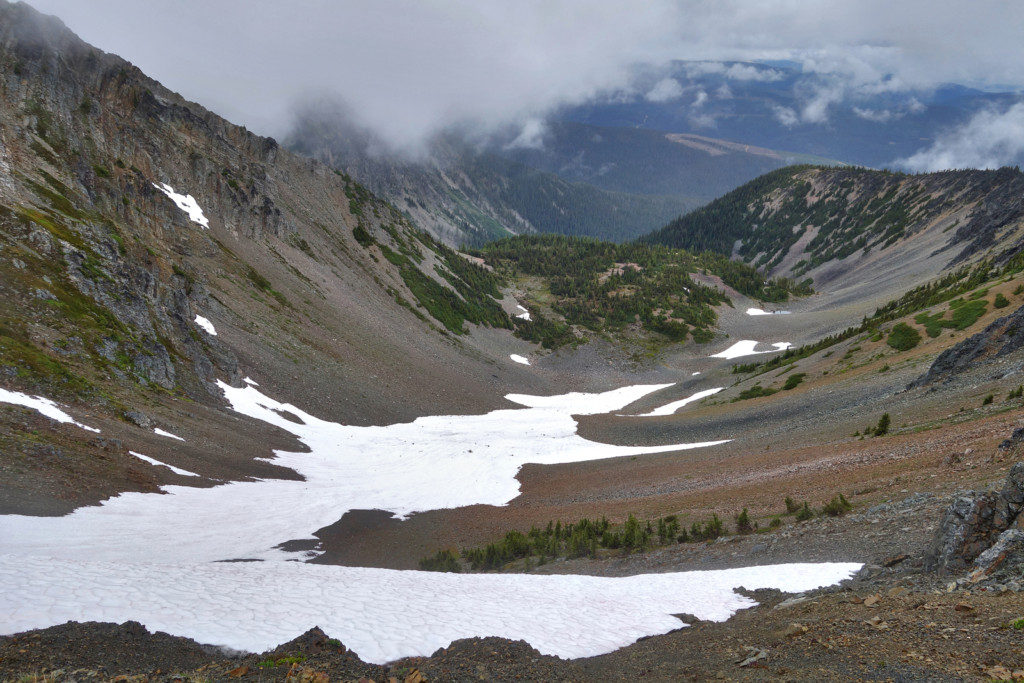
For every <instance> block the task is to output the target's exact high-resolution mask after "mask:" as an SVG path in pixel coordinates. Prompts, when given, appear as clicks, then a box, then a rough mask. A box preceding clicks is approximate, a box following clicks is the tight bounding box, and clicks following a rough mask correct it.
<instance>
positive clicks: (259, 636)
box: [0, 489, 861, 664]
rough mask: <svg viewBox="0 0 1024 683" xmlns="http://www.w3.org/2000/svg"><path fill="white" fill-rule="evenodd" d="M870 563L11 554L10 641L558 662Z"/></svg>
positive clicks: (2, 592) (1, 586)
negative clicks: (475, 654) (577, 570)
mask: <svg viewBox="0 0 1024 683" xmlns="http://www.w3.org/2000/svg"><path fill="white" fill-rule="evenodd" d="M207 490H209V489H207ZM164 497H166V496H164ZM860 567H861V565H859V564H854V563H824V564H788V565H785V564H784V565H767V566H761V567H746V568H742V569H719V570H711V571H691V572H674V573H666V574H641V575H638V576H627V577H618V578H610V577H600V576H581V575H564V574H563V575H550V576H543V575H530V574H446V573H441V572H418V571H397V570H392V569H373V568H365V567H338V566H331V565H315V564H305V563H300V562H232V563H213V564H206V565H201V566H196V565H192V564H126V563H122V562H85V561H71V562H69V561H66V560H53V559H49V558H45V557H23V556H18V555H14V554H7V555H2V556H0V604H3V605H4V609H3V610H2V611H0V632H3V633H16V632H20V631H26V630H29V629H35V628H44V627H47V626H52V625H54V624H61V623H64V622H67V621H72V620H73V621H107V622H115V623H122V622H124V621H128V620H135V621H140V622H142V623H143V624H144V625H145V626H146V627H147V628H148V629H149V630H150V631H158V630H159V631H165V632H167V633H171V634H172V635H178V636H185V637H189V638H193V639H195V640H197V641H199V642H200V643H209V644H214V645H220V646H226V647H230V648H233V649H237V650H245V651H249V652H262V651H265V650H269V649H271V648H272V647H275V646H277V645H279V644H281V643H284V642H287V641H289V640H291V639H293V638H295V637H297V636H299V635H301V634H302V633H303V632H305V631H306V630H307V629H309V628H311V627H312V626H313V625H319V626H320V627H321V628H322V629H323V630H324V632H325V633H326V634H327V635H328V636H330V637H332V638H337V639H339V640H340V641H341V642H343V643H345V645H346V646H348V647H349V648H351V649H352V650H353V651H355V653H356V654H358V655H359V657H360V658H362V659H363V660H364V661H367V662H371V663H374V664H384V663H386V662H390V661H394V660H396V659H399V658H401V657H416V656H428V655H430V654H431V653H433V652H434V651H436V650H437V649H438V648H442V647H446V646H448V645H449V644H451V643H452V641H454V640H457V639H460V638H472V637H477V636H479V637H486V636H497V637H502V638H509V639H512V640H520V639H521V640H525V641H527V642H528V643H530V644H531V645H532V646H533V647H535V648H537V649H538V650H539V651H540V652H541V653H543V654H546V655H555V656H558V657H565V658H575V657H590V656H594V655H599V654H603V653H606V652H611V651H612V650H615V649H617V648H620V647H623V646H626V645H629V644H631V643H633V642H634V641H636V640H637V639H638V638H643V637H645V636H652V635H658V634H661V633H667V632H668V631H672V630H675V629H678V628H680V627H682V626H684V624H682V623H681V622H680V621H679V619H677V618H676V617H673V616H672V615H673V614H683V613H686V614H692V615H694V616H696V617H697V618H698V619H702V620H705V621H725V620H726V619H728V618H729V617H730V616H732V615H733V614H735V613H736V611H737V610H740V609H746V608H748V607H753V606H754V605H755V604H756V603H755V601H754V600H752V599H750V598H748V597H745V596H743V595H740V594H738V593H736V592H735V591H734V589H735V588H738V587H741V586H742V587H744V588H746V589H747V590H757V589H759V588H777V589H779V590H782V591H785V592H790V593H792V592H803V591H807V590H812V589H815V588H820V587H823V586H828V585H831V584H834V583H837V582H839V581H842V580H844V579H847V578H850V576H852V575H853V574H854V573H855V572H856V571H857V570H859V569H860ZM524 606H528V607H529V608H528V609H524Z"/></svg>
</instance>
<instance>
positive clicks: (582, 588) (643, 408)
mask: <svg viewBox="0 0 1024 683" xmlns="http://www.w3.org/2000/svg"><path fill="white" fill-rule="evenodd" d="M716 64H717V66H714V67H709V66H708V63H705V62H696V61H690V62H671V63H670V64H669V65H668V66H665V67H662V69H661V70H659V71H651V72H650V73H645V74H642V75H641V77H640V80H639V82H640V86H637V87H640V88H641V90H647V89H649V88H652V87H655V86H656V85H657V84H658V83H662V82H663V81H664V79H665V78H669V77H671V78H674V79H678V80H679V82H684V83H685V84H686V86H687V88H688V89H687V90H685V92H688V93H689V92H696V89H698V88H699V89H703V90H704V91H710V90H712V89H713V88H718V89H720V90H721V86H722V85H723V83H725V82H726V81H727V80H728V70H729V69H733V70H738V71H734V73H739V74H743V75H744V76H743V79H745V80H739V81H737V80H735V79H734V80H733V81H731V85H732V87H731V89H729V90H728V93H729V98H728V99H729V103H728V104H727V105H724V104H723V105H721V108H719V109H715V110H714V112H713V113H714V114H715V116H716V117H717V119H716V120H717V121H718V123H717V124H716V126H717V127H716V128H714V129H713V130H712V129H709V128H708V125H710V124H708V123H707V121H704V123H703V124H701V123H699V122H696V123H695V120H694V118H693V111H694V109H693V104H692V103H689V104H686V105H685V107H684V106H683V105H678V104H677V106H676V108H675V109H673V108H672V107H670V106H669V105H668V104H665V103H664V101H663V100H661V99H659V98H656V97H652V96H649V97H647V98H646V99H645V98H642V97H638V98H634V99H632V100H626V99H623V97H611V96H609V97H607V98H606V99H604V100H594V101H589V102H588V103H585V104H580V103H576V104H573V105H572V106H569V105H566V106H564V107H561V108H560V109H558V110H557V111H555V112H554V113H552V114H551V116H550V117H549V119H548V120H547V121H546V123H545V126H544V129H543V133H542V134H541V135H540V138H539V142H537V143H536V144H533V143H530V144H525V143H522V141H520V142H519V143H516V142H515V138H516V134H515V133H512V132H509V131H507V130H499V131H498V132H494V131H492V132H491V134H490V135H489V136H488V137H486V139H484V138H474V137H473V136H471V135H469V134H467V133H466V132H465V131H464V130H461V131H460V130H459V129H457V128H454V127H453V128H451V129H449V130H446V131H444V132H443V133H441V134H439V135H437V136H435V137H434V138H432V139H431V141H430V144H429V145H428V148H427V149H426V150H419V151H418V152H417V153H416V154H411V153H403V152H401V151H396V150H393V149H389V148H388V147H387V143H386V142H385V141H383V140H382V139H380V138H379V137H377V135H376V134H375V133H374V132H372V131H371V130H370V129H369V128H365V127H362V126H360V125H357V124H355V123H354V122H353V120H352V119H351V117H350V116H349V115H348V114H347V113H346V111H345V108H344V107H342V106H341V105H337V106H335V105H329V104H323V103H321V104H318V105H316V106H312V105H310V106H307V107H304V108H302V109H300V111H299V113H298V114H297V115H296V117H295V120H294V121H293V123H292V125H291V128H290V132H289V133H288V135H287V136H283V137H282V138H281V142H278V141H277V140H275V139H273V138H270V137H263V136H260V135H257V134H254V133H253V132H250V131H249V130H247V129H246V128H245V127H242V126H240V125H236V124H234V123H231V122H229V121H227V120H225V119H224V118H221V117H220V116H218V115H217V114H216V113H214V112H211V111H209V110H207V109H205V108H204V107H202V106H200V105H199V104H196V103H194V102H190V101H188V100H186V99H185V98H184V97H182V96H181V95H179V94H177V93H175V92H172V91H171V90H169V89H168V88H166V87H164V86H163V85H161V84H160V83H159V82H157V81H156V80H154V79H153V78H151V77H149V76H147V75H146V74H145V73H143V72H142V71H141V70H140V69H139V68H137V67H135V66H133V65H132V64H131V63H129V62H128V61H126V60H125V59H122V58H121V57H119V56H116V55H114V54H109V53H106V52H103V51H101V50H99V49H97V48H95V47H93V46H91V45H89V44H87V43H85V42H84V41H82V40H81V39H79V38H78V37H77V36H76V35H75V34H74V33H73V32H72V31H71V30H69V29H68V28H67V27H66V26H65V25H64V24H63V23H62V22H61V21H60V20H59V19H57V18H55V17H51V16H47V15H44V14H41V13H39V12H37V11H36V10H35V9H33V8H32V7H30V6H28V5H26V4H24V3H14V4H9V3H7V2H6V1H4V0H0V295H2V296H0V477H2V479H0V678H2V679H3V680H17V681H58V680H61V681H63V680H75V681H80V680H121V681H126V680H132V681H136V680H138V681H144V680H145V681H148V680H153V681H170V680H174V681H183V680H188V681H199V680H230V679H242V680H293V681H315V682H318V683H319V682H322V681H328V680H375V681H395V680H398V681H405V682H406V683H416V682H419V681H435V680H436V681H447V680H512V679H530V680H618V679H623V680H626V679H628V680H634V679H636V678H639V677H644V678H645V679H651V680H705V679H713V678H720V679H728V680H732V679H743V680H765V679H775V678H778V679H786V680H797V679H799V680H846V679H867V680H960V679H972V680H973V679H982V680H987V679H995V680H1011V678H1021V677H1024V649H1022V648H1021V647H1020V644H1021V633H1022V632H1024V631H1022V629H1024V463H1022V462H1021V453H1022V452H1024V421H1022V412H1021V411H1022V408H1024V386H1022V385H1024V174H1022V173H1021V171H1020V170H1019V169H1018V168H1016V167H1003V168H999V169H996V170H973V169H961V170H943V171H938V172H931V173H922V174H912V173H904V172H900V171H897V170H880V169H875V168H868V167H866V166H859V165H854V164H871V165H876V166H883V165H886V160H889V159H891V158H894V157H895V156H897V155H909V154H912V153H913V152H914V151H915V150H916V149H917V148H916V147H914V141H917V142H919V141H920V140H921V138H922V137H927V136H936V135H938V134H939V133H938V132H937V131H939V130H940V128H941V127H942V126H944V125H952V124H953V123H956V122H962V121H963V120H964V119H965V118H966V117H968V116H969V115H971V114H972V113H974V112H977V111H979V110H981V109H983V108H984V107H986V106H990V105H992V104H993V103H994V102H1003V101H1004V100H1008V99H1009V98H1010V95H1009V94H1006V93H993V92H990V91H984V92H983V91H980V90H978V91H975V90H969V89H966V88H954V87H953V86H948V87H944V88H942V89H939V90H936V91H932V92H931V93H930V94H929V96H928V97H925V96H924V95H923V94H922V95H921V96H920V98H919V99H920V101H918V105H915V107H914V109H913V111H912V112H909V111H908V112H907V115H906V117H904V118H901V119H899V120H897V119H895V118H894V119H893V120H892V121H891V122H890V121H889V120H888V119H887V120H886V121H885V122H880V121H874V123H884V125H885V131H884V132H879V131H878V130H874V131H872V130H869V129H870V125H869V124H870V123H872V122H871V121H870V119H869V118H865V116H863V115H861V116H860V117H859V118H857V120H856V121H854V120H853V119H845V118H843V116H840V117H839V118H838V119H837V122H836V123H835V124H834V125H836V126H837V127H840V128H842V132H841V133H837V134H826V133H822V134H821V135H817V134H816V135H814V136H811V135H807V136H801V135H800V134H798V133H797V132H796V131H795V130H791V127H788V126H786V125H784V124H782V123H779V124H778V125H776V124H766V123H765V122H764V120H763V117H762V116H761V115H760V114H759V115H758V116H753V115H752V114H751V112H753V111H758V112H762V110H764V111H772V110H777V109H778V107H795V106H796V105H795V103H794V102H793V101H792V100H791V99H787V97H788V96H787V95H786V93H787V92H789V90H787V89H792V87H793V84H794V83H795V82H796V81H797V79H798V78H800V77H801V72H800V71H799V69H797V68H796V67H794V66H793V65H792V64H788V63H782V62H777V63H776V62H771V63H770V62H757V63H746V62H727V63H721V64H719V63H716ZM752 74H753V75H752ZM677 85H678V84H677ZM680 97H682V95H680ZM880 97H881V96H880ZM929 97H930V98H931V99H929ZM860 104H861V105H863V106H868V105H866V104H865V103H863V102H861V103H860ZM889 104H890V106H891V107H895V106H896V105H894V104H892V102H890V103H889ZM700 106H704V105H700ZM872 106H875V107H876V108H877V107H880V106H881V104H880V102H875V103H874V104H873V105H872ZM918 106H919V107H924V109H923V110H921V109H919V108H918ZM872 111H875V110H874V109H872ZM686 112H689V114H687V113H686ZM762 113H763V112H762ZM876 118H878V117H876ZM904 119H905V120H904ZM751 120H754V121H755V123H750V121H751ZM844 122H845V123H844ZM819 132H820V131H819ZM883 139H884V140H895V141H896V142H895V144H892V145H889V144H888V142H885V143H883V142H879V140H883ZM787 150H788V151H787ZM1004 674H1005V675H1004Z"/></svg>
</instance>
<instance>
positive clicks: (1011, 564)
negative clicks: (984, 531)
mask: <svg viewBox="0 0 1024 683" xmlns="http://www.w3.org/2000/svg"><path fill="white" fill-rule="evenodd" d="M974 566H975V567H977V569H978V571H980V572H981V573H982V574H983V575H985V576H993V575H995V574H1004V573H1005V574H1012V575H1014V576H1015V577H1016V578H1019V577H1020V576H1021V574H1022V573H1024V531H1021V530H1020V529H1007V530H1006V531H1004V532H1003V533H1001V534H1000V535H999V538H998V539H996V542H995V543H993V544H992V547H990V548H989V549H988V550H986V551H985V552H983V553H982V554H981V555H978V558H977V559H976V560H975V561H974Z"/></svg>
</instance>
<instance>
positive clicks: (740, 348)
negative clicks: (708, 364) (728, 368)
mask: <svg viewBox="0 0 1024 683" xmlns="http://www.w3.org/2000/svg"><path fill="white" fill-rule="evenodd" d="M757 344H758V342H756V341H754V340H752V339H744V340H743V341H738V342H736V343H735V344H733V345H732V346H730V347H729V348H727V349H726V350H725V351H721V352H719V353H715V354H712V355H711V358H729V359H732V358H740V357H742V356H755V355H758V354H761V353H776V352H778V351H785V350H786V349H788V348H789V347H791V346H793V345H792V344H790V343H789V342H775V343H773V344H772V346H773V347H775V348H773V349H768V350H767V351H756V350H755V348H756V347H757Z"/></svg>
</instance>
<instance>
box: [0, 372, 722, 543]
mask: <svg viewBox="0 0 1024 683" xmlns="http://www.w3.org/2000/svg"><path fill="white" fill-rule="evenodd" d="M219 386H220V388H221V390H222V391H223V392H224V395H225V397H226V398H227V400H228V403H229V404H230V405H231V407H232V408H233V409H234V410H235V411H237V412H239V413H242V414H244V415H248V416H250V417H253V418H256V419H258V420H262V421H264V422H268V423H270V424H273V425H276V426H278V427H280V428H281V429H283V430H285V431H287V432H290V433H292V434H294V435H295V436H297V437H298V438H299V440H300V441H302V442H303V443H304V444H305V445H306V446H308V447H309V449H310V452H308V453H300V452H290V451H277V452H276V455H277V458H276V459H275V460H274V462H275V464H278V465H281V466H282V467H288V468H291V469H293V470H295V471H296V472H298V473H299V474H301V475H302V476H303V477H304V479H305V480H304V481H291V480H279V479H272V480H263V481H244V482H229V483H226V484H224V485H222V486H217V487H214V488H195V487H191V486H167V487H165V491H166V493H167V494H169V495H152V494H145V493H122V494H121V495H119V496H116V497H114V498H111V499H109V500H107V501H105V502H104V503H103V504H102V505H100V506H90V507H83V508H79V509H78V510H75V511H74V512H73V513H72V514H70V515H68V516H66V517H28V516H25V517H20V516H11V517H6V518H4V523H3V525H0V526H2V529H0V536H2V538H0V548H10V549H11V551H14V550H15V549H18V550H19V552H24V553H35V554H48V555H51V556H61V557H65V558H67V559H88V560H105V561H118V560H125V559H127V560H131V561H137V562H146V561H153V558H159V557H166V558H182V557H187V558H189V559H190V560H191V561H195V562H212V561H216V560H226V559H237V558H268V557H269V558H281V557H285V556H286V555H284V554H283V553H282V551H278V550H274V547H275V546H277V545H279V544H280V543H283V542H284V541H288V540H292V539H302V538H310V537H311V536H312V534H313V532H314V531H316V530H317V529H320V528H322V527H324V526H327V525H329V524H333V523H334V522H336V521H337V520H338V519H339V518H341V516H342V515H344V514H345V512H346V511H348V510H375V509H376V510H388V511H391V512H394V513H395V514H398V515H401V516H405V515H409V514H411V513H413V512H418V511H424V510H435V509H440V508H456V507H463V506H468V505H476V504H484V505H505V504H506V503H508V502H509V501H510V500H512V499H513V498H515V497H516V496H518V495H519V482H518V481H517V480H516V474H517V473H518V472H519V468H520V467H522V466H523V465H524V464H526V463H537V464H541V465H549V464H557V463H570V462H581V461H585V460H597V459H601V458H613V457H619V456H629V455H640V454H644V453H662V452H668V451H679V450H684V449H689V448H699V447H703V446H712V445H717V444H719V443H723V442H722V441H711V442H703V443H689V444H672V445H664V446H614V445H611V444H604V443H597V442H594V441H588V440H586V439H584V438H583V437H581V436H579V435H578V434H577V433H576V420H575V419H574V418H573V416H574V415H589V414H601V413H608V412H612V411H617V410H620V409H622V408H623V407H625V406H627V405H629V404H630V403H633V402H634V401H636V400H637V399H639V398H641V397H643V396H645V395H647V394H649V393H651V392H653V391H657V390H659V389H663V388H665V387H667V386H671V385H668V384H653V385H641V386H632V387H624V388H621V389H616V390H614V391H608V392H604V393H599V394H583V393H572V394H565V395H561V396H527V395H522V394H510V395H509V396H508V399H509V400H511V401H513V402H515V403H518V404H520V405H524V406H528V409H525V410H524V409H508V410H496V411H492V412H490V413H487V414H486V415H463V416H448V415H438V416H431V417H421V418H419V419H417V420H415V421H414V422H410V423H405V424H395V425H390V426H386V427H353V426H347V425H341V424H337V423H335V422H328V421H325V420H321V419H319V418H316V417H314V416H312V415H310V414H308V413H306V412H304V411H303V410H301V409H300V408H297V407H295V406H293V405H289V404H284V403H280V402H278V401H275V400H274V399H272V398H270V397H268V396H266V395H264V394H262V393H261V392H260V391H259V390H258V389H257V388H255V387H252V386H245V387H242V388H235V387H231V386H228V385H227V384H224V383H223V382H220V383H219ZM157 433H160V432H157ZM163 434H164V435H166V434H167V432H163ZM239 529H245V533H239V532H238V530H239ZM54 553H56V555H54ZM289 557H294V555H291V556H289ZM168 561H171V560H170V559H169V560H168Z"/></svg>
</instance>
